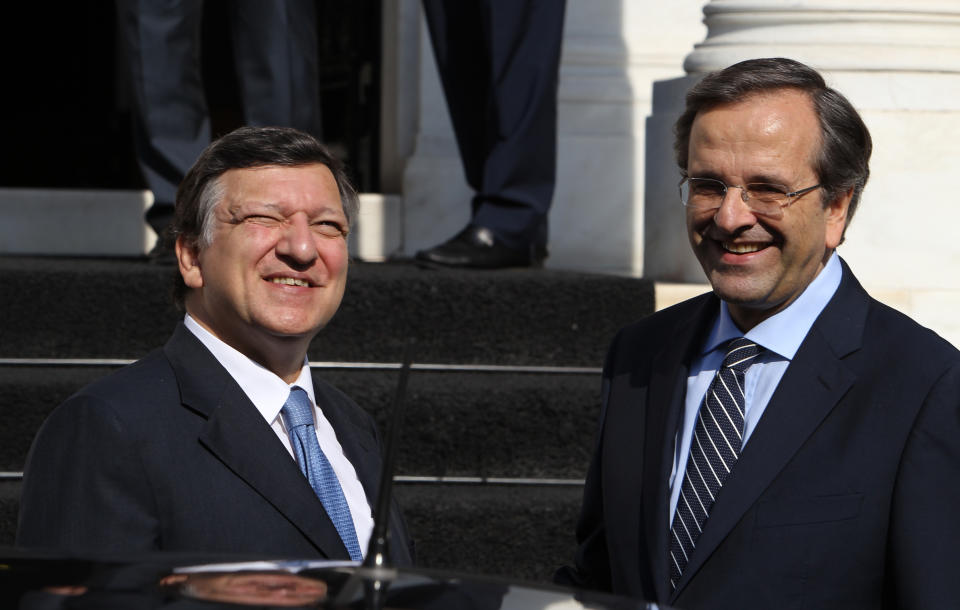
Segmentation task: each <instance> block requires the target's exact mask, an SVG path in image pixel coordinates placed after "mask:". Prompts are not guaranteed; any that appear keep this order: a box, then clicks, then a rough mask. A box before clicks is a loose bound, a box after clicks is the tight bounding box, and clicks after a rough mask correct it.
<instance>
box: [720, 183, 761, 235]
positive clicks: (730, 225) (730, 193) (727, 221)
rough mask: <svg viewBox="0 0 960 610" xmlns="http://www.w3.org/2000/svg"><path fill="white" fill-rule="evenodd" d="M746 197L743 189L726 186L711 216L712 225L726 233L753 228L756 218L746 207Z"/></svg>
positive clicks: (748, 207)
mask: <svg viewBox="0 0 960 610" xmlns="http://www.w3.org/2000/svg"><path fill="white" fill-rule="evenodd" d="M747 197H748V195H747V192H746V190H745V189H744V188H743V187H740V186H728V187H727V192H726V193H725V194H724V197H723V201H721V202H720V207H719V208H718V209H717V212H716V213H715V214H714V215H713V223H714V224H715V225H717V227H718V228H720V229H723V230H724V231H726V232H728V233H733V232H735V231H737V230H738V229H742V228H743V227H749V226H753V225H754V224H755V223H756V222H757V217H756V215H755V214H754V213H753V210H751V209H750V206H748V205H747V202H746V199H747Z"/></svg>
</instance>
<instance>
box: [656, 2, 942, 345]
mask: <svg viewBox="0 0 960 610" xmlns="http://www.w3.org/2000/svg"><path fill="white" fill-rule="evenodd" d="M703 13H704V17H705V19H704V22H705V24H706V25H707V28H708V29H707V37H706V39H705V40H704V41H703V42H702V43H700V44H697V45H696V46H695V47H694V49H693V51H692V52H691V53H690V54H689V55H688V56H687V58H686V60H685V62H684V67H685V69H686V70H687V72H688V73H689V76H688V77H686V78H682V79H675V80H672V81H661V82H658V83H656V85H655V87H654V95H655V98H656V99H657V102H655V104H654V110H653V114H652V116H651V117H650V124H651V125H658V126H659V128H658V129H655V131H656V133H657V134H659V139H653V138H648V142H647V150H648V154H651V152H650V151H660V154H659V156H658V157H657V158H658V159H659V161H657V162H656V163H655V165H656V170H655V175H657V176H658V177H659V179H657V180H652V181H651V180H649V179H648V181H647V187H648V188H647V193H646V207H647V217H648V226H647V233H646V236H647V246H648V247H647V249H646V253H645V256H646V264H645V269H646V275H647V276H648V277H653V278H655V279H662V280H674V281H690V282H693V281H697V282H699V281H703V276H702V274H701V272H700V270H699V266H698V265H696V263H695V261H693V258H692V256H691V255H690V254H689V251H688V249H687V248H685V247H683V248H681V247H679V243H680V241H681V240H673V241H670V243H667V242H668V240H664V239H663V238H662V236H663V230H666V228H668V227H669V230H670V231H675V230H679V228H680V227H682V222H683V221H682V210H681V209H680V206H679V204H677V203H676V196H675V191H676V188H675V183H676V179H677V172H676V168H675V165H674V163H673V159H672V154H671V152H670V150H671V149H670V146H671V140H670V138H669V137H668V134H667V133H666V131H665V130H664V129H663V126H664V125H666V124H668V123H671V122H672V120H673V118H675V116H676V114H677V113H678V112H679V110H680V108H682V104H683V99H682V95H683V92H684V91H685V90H686V88H687V87H688V86H689V85H690V84H692V82H694V81H695V80H696V79H697V78H698V77H699V76H700V75H702V74H703V73H705V72H708V71H711V70H716V69H720V68H723V67H725V66H728V65H730V64H732V63H735V62H737V61H740V60H742V59H748V58H752V57H770V56H783V57H791V58H794V59H797V60H800V61H803V62H805V63H808V64H810V65H812V66H814V67H816V68H817V69H818V70H820V71H821V72H822V73H823V74H824V76H825V77H826V79H827V81H828V82H829V83H830V85H831V86H833V87H834V88H836V89H838V90H839V91H840V92H842V93H843V94H844V95H846V96H847V97H848V98H849V99H850V100H851V102H852V103H853V104H854V105H855V106H856V107H857V109H858V110H859V111H860V112H861V114H862V116H863V118H864V121H865V122H866V123H867V126H868V127H869V128H870V131H871V134H872V136H873V141H874V153H873V158H872V161H871V178H870V182H869V183H868V184H867V187H866V190H865V191H864V195H863V200H862V202H861V204H860V208H859V209H858V211H857V215H856V218H854V220H853V223H852V225H851V228H850V230H849V231H848V233H847V241H846V243H845V244H843V245H842V246H841V247H840V249H839V252H840V254H841V255H842V256H843V257H844V258H845V259H846V260H847V261H848V262H849V263H850V264H851V266H852V267H853V269H854V271H855V272H856V273H857V275H858V277H859V278H860V280H861V281H862V282H863V283H864V284H865V285H866V286H867V288H868V289H872V290H873V291H874V292H876V293H878V294H879V295H886V298H887V300H889V301H892V302H893V303H894V304H896V305H898V306H899V307H900V308H902V309H905V310H907V311H908V312H910V313H912V314H913V315H915V317H918V318H919V319H921V321H922V322H927V323H929V324H930V325H931V326H935V327H937V326H939V329H940V330H941V333H942V334H945V335H947V336H948V338H951V339H952V340H954V341H955V342H956V340H957V339H960V328H957V329H956V330H954V329H952V328H948V326H944V325H943V321H944V320H946V319H947V318H948V317H949V318H952V317H953V315H952V313H951V312H953V311H956V310H957V306H958V305H960V296H958V295H960V241H958V240H957V239H956V237H955V236H953V235H952V233H951V232H950V231H949V230H948V229H946V227H947V226H949V225H950V224H951V223H952V214H951V212H952V211H953V209H954V208H955V206H956V201H955V197H954V192H953V189H952V185H954V184H955V182H956V176H957V172H958V169H957V168H958V167H960V147H958V146H957V144H956V141H957V137H958V136H960V2H956V1H955V0H712V1H711V2H710V3H709V4H707V5H706V6H705V7H704V11H703ZM648 167H650V166H649V165H648ZM651 218H656V219H657V221H656V223H655V225H656V226H651V223H650V219H651ZM683 241H684V242H685V240H683ZM683 245H684V246H685V243H684V244H683Z"/></svg>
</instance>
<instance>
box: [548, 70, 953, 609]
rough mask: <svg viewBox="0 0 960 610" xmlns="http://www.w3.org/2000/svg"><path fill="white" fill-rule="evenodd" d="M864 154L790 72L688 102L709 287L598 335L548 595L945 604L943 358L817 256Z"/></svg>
mask: <svg viewBox="0 0 960 610" xmlns="http://www.w3.org/2000/svg"><path fill="white" fill-rule="evenodd" d="M871 148H872V144H871V139H870V134H869V132H868V130H867V128H866V126H865V125H864V124H863V121H862V120H861V119H860V117H859V115H858V114H857V112H856V110H854V108H853V107H852V105H851V104H850V103H849V102H848V101H847V100H846V99H845V98H844V97H843V96H842V95H841V94H839V93H838V92H837V91H835V90H833V89H831V88H829V87H827V85H826V84H825V82H824V80H823V78H822V77H821V76H820V75H819V74H818V73H817V72H816V71H815V70H813V69H812V68H810V67H808V66H806V65H803V64H801V63H799V62H796V61H792V60H788V59H756V60H748V61H744V62H741V63H738V64H735V65H733V66H730V67H729V68H726V69H725V70H722V71H719V72H716V73H712V74H710V75H707V76H706V77H705V78H704V79H703V80H702V81H701V82H700V83H699V84H697V85H696V86H694V87H693V89H692V90H691V91H690V92H689V93H688V95H687V105H686V110H685V112H684V113H683V115H682V116H681V117H680V118H679V120H678V121H677V124H676V142H675V149H676V150H675V152H676V156H677V161H678V164H679V167H680V170H681V173H682V175H683V179H682V181H681V182H680V202H681V203H682V204H683V209H684V213H685V215H686V221H687V232H688V236H689V239H690V244H691V246H692V247H693V251H694V253H695V254H696V256H697V258H698V259H699V261H700V264H701V265H702V267H703V270H704V272H705V274H706V276H707V279H708V280H709V281H710V284H711V286H712V288H713V291H712V293H708V294H706V295H702V296H700V297H697V298H694V299H691V300H689V301H686V302H684V303H680V304H678V305H676V306H674V307H671V308H668V309H666V310H664V311H662V312H659V313H656V314H654V315H652V316H649V317H648V318H646V319H644V320H641V321H639V322H637V323H635V324H633V325H632V326H628V327H627V328H625V329H623V330H622V331H621V332H620V333H619V334H618V335H617V337H616V338H615V339H614V342H613V345H612V346H611V348H610V352H609V355H608V357H607V361H606V365H605V367H604V375H603V409H602V414H601V421H600V430H599V441H598V445H597V451H596V454H595V456H594V459H593V462H592V464H591V467H590V470H589V473H588V475H587V481H586V486H585V490H584V504H583V509H582V513H581V518H580V522H579V525H578V527H577V539H578V542H579V545H580V546H579V549H578V552H577V555H576V561H575V565H574V566H572V567H566V568H563V569H561V570H560V571H559V572H558V573H557V580H558V581H559V582H561V583H565V584H569V585H574V586H580V587H586V588H594V589H601V590H606V591H612V592H614V593H620V594H626V595H632V596H636V597H640V598H644V599H647V600H651V601H657V602H663V603H668V604H670V605H674V606H676V607H680V608H689V609H700V608H738V609H743V608H778V609H781V608H793V607H797V608H799V607H804V608H819V609H824V608H843V609H851V608H881V607H883V608H888V607H889V608H945V607H954V606H955V605H956V604H957V602H958V600H960V578H958V576H960V562H957V561H956V560H955V558H954V554H955V552H956V548H957V547H958V544H960V520H958V519H957V518H956V515H957V514H958V513H960V352H958V351H957V350H956V349H954V348H953V347H952V346H951V345H949V344H948V343H947V342H946V341H944V340H943V339H941V338H940V337H938V336H937V335H936V334H934V333H933V332H931V331H929V330H927V329H925V328H922V327H920V326H919V325H918V324H916V323H915V322H913V321H912V320H910V319H909V318H907V317H906V316H904V315H902V314H900V313H898V312H896V311H894V310H892V309H890V308H888V307H886V306H884V305H882V304H880V303H879V302H877V301H875V300H874V299H872V298H870V297H869V296H868V295H867V293H866V292H865V291H864V289H863V288H862V287H861V286H860V284H859V283H858V282H857V280H856V278H855V277H854V276H853V273H852V272H851V270H850V269H849V267H848V266H847V265H846V263H844V262H843V261H842V260H841V259H840V257H839V256H838V255H837V254H836V253H835V250H836V248H837V246H838V245H840V243H842V241H843V239H844V232H845V230H846V228H847V226H848V225H849V223H850V220H851V218H852V217H853V214H854V211H855V210H856V208H857V204H858V203H859V200H860V195H861V192H862V190H863V187H864V185H865V183H866V181H867V177H868V175H869V167H868V162H869V158H870V153H871ZM897 245H899V246H903V245H905V244H897Z"/></svg>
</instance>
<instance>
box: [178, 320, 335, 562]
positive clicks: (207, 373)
mask: <svg viewBox="0 0 960 610" xmlns="http://www.w3.org/2000/svg"><path fill="white" fill-rule="evenodd" d="M165 352H166V353H167V357H168V358H169V359H170V362H171V365H172V366H173V369H174V371H175V372H176V375H177V381H178V383H179V385H180V393H181V400H182V402H183V404H184V406H186V407H188V408H190V409H192V410H194V411H196V412H198V413H200V414H201V415H203V416H204V417H206V418H207V422H206V424H205V425H204V427H203V429H202V430H201V432H200V435H199V439H198V440H199V441H200V443H201V444H203V445H204V446H205V447H206V448H207V449H208V450H209V451H210V452H211V453H213V454H214V455H215V456H217V458H218V459H219V460H220V461H221V462H223V464H224V465H225V466H226V467H227V468H229V469H230V470H231V471H232V472H233V473H234V474H235V475H237V476H238V477H240V478H241V479H243V481H244V482H246V483H247V484H248V485H249V486H250V487H251V488H252V489H253V490H255V491H256V492H257V493H258V494H259V495H260V496H261V497H263V498H264V499H265V500H266V501H267V502H269V503H270V504H271V505H272V506H274V507H275V508H276V509H277V511H278V512H279V513H280V514H282V515H283V516H284V517H285V518H286V519H287V520H288V521H290V523H291V524H292V525H293V526H294V527H295V528H297V529H298V530H299V531H300V532H301V533H302V534H303V535H304V536H305V537H306V538H307V539H308V540H310V542H311V543H312V544H313V545H314V546H316V547H317V548H318V549H319V550H320V551H321V552H322V553H323V554H324V555H326V556H327V557H328V558H331V559H348V558H349V554H348V553H347V551H346V548H345V547H344V546H343V542H342V541H341V540H340V537H339V535H338V534H337V531H336V529H335V528H334V526H333V523H332V522H331V521H330V518H329V517H328V516H327V514H326V511H324V509H323V505H322V504H321V503H320V501H319V499H318V498H317V496H316V495H315V494H314V492H313V489H312V488H311V487H310V483H309V482H308V481H307V479H306V477H304V476H303V474H302V473H301V472H300V469H299V468H298V467H297V464H296V462H295V461H294V460H293V459H291V457H290V454H289V453H287V451H286V450H285V449H284V447H283V444H282V443H280V442H279V440H278V439H277V437H276V434H275V433H274V432H273V430H272V429H271V428H270V426H269V425H268V424H267V422H266V421H264V419H263V417H262V416H261V415H260V413H259V412H258V411H257V409H256V407H254V405H253V403H251V402H250V399H248V398H247V396H246V394H244V393H243V390H241V389H240V386H238V385H237V384H236V383H235V382H234V380H233V378H231V377H230V375H229V373H227V371H226V370H225V369H224V368H223V367H222V366H221V365H220V363H219V362H217V360H216V358H214V357H213V355H212V354H210V352H209V351H207V349H206V348H205V347H204V346H203V344H202V343H200V341H199V340H198V339H196V337H194V336H193V335H192V334H191V333H190V331H188V330H187V329H186V328H185V327H184V326H183V325H182V324H181V325H179V326H178V327H177V330H176V331H175V332H174V336H173V337H172V338H171V339H170V341H169V342H168V343H167V346H166V347H165Z"/></svg>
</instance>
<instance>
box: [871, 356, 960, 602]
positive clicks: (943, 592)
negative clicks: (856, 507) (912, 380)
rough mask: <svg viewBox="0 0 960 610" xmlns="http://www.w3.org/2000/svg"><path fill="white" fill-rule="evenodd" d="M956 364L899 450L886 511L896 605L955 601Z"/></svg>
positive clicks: (958, 530)
mask: <svg viewBox="0 0 960 610" xmlns="http://www.w3.org/2000/svg"><path fill="white" fill-rule="evenodd" d="M958 515H960V365H954V366H953V367H952V368H951V369H948V370H947V372H946V373H945V374H944V375H942V376H941V377H940V379H939V380H938V381H937V383H936V384H934V386H933V387H932V389H931V391H930V393H929V394H928V395H927V398H926V400H925V401H924V404H923V407H922V409H921V410H920V412H919V414H918V416H917V419H916V422H915V424H914V426H913V429H912V431H911V432H910V436H909V438H908V440H907V446H906V448H905V450H904V453H903V456H902V459H901V462H900V468H899V472H898V473H897V483H896V488H895V492H894V498H893V506H892V510H891V524H890V527H891V531H890V548H889V550H888V555H887V557H888V566H889V574H890V578H889V579H888V581H887V583H886V585H887V586H888V587H890V586H892V587H893V588H894V591H893V593H894V598H895V599H896V604H895V605H896V607H897V608H917V609H920V608H948V607H954V606H955V605H956V603H957V600H960V563H958V562H957V560H956V553H957V548H958V547H960V519H958Z"/></svg>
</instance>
